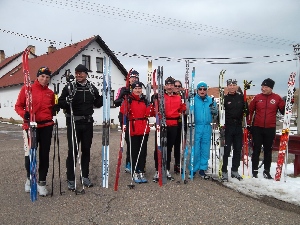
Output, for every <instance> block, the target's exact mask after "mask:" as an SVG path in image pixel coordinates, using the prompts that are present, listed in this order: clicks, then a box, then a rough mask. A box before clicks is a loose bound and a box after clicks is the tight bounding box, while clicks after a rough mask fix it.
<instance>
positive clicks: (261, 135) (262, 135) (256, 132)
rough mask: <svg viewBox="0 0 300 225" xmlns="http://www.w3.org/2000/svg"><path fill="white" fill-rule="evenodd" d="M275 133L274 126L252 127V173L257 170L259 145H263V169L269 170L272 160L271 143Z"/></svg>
mask: <svg viewBox="0 0 300 225" xmlns="http://www.w3.org/2000/svg"><path fill="white" fill-rule="evenodd" d="M275 135H276V128H275V127H274V128H273V127H272V128H263V127H257V126H254V127H253V128H252V138H253V154H252V173H253V172H254V173H257V172H258V164H259V156H260V152H261V146H262V145H263V147H264V169H265V170H267V171H269V172H270V167H271V162H272V145H273V141H274V138H275Z"/></svg>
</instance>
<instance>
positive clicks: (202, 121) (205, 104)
mask: <svg viewBox="0 0 300 225" xmlns="http://www.w3.org/2000/svg"><path fill="white" fill-rule="evenodd" d="M207 88H208V86H207V83H205V82H204V81H200V82H199V83H198V84H197V92H196V95H195V97H194V101H195V102H194V103H195V105H194V123H195V133H194V146H195V151H194V164H193V173H192V171H191V170H192V165H191V164H190V165H189V170H190V174H189V178H191V177H194V176H195V175H196V172H197V171H198V172H199V175H200V177H202V178H203V179H205V180H207V179H209V176H208V175H206V174H205V171H206V170H207V169H208V160H209V151H210V142H211V140H210V138H211V132H212V128H211V123H212V122H213V118H215V117H216V116H217V115H218V108H217V104H216V102H215V101H213V98H212V97H210V96H208V95H207Z"/></svg>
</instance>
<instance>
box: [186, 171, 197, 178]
mask: <svg viewBox="0 0 300 225" xmlns="http://www.w3.org/2000/svg"><path fill="white" fill-rule="evenodd" d="M195 175H196V172H193V177H192V174H191V172H190V173H189V176H188V178H189V179H192V178H194V177H195Z"/></svg>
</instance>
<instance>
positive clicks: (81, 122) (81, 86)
mask: <svg viewBox="0 0 300 225" xmlns="http://www.w3.org/2000/svg"><path fill="white" fill-rule="evenodd" d="M88 71H89V70H88V69H87V68H86V67H85V66H84V65H82V64H79V65H78V66H77V67H76V68H75V82H72V83H71V82H68V84H67V85H66V86H65V87H64V88H63V90H62V93H61V96H60V97H59V99H58V105H59V106H60V108H62V109H64V110H65V116H66V124H67V138H68V148H69V150H68V157H67V160H66V166H67V179H68V189H69V190H75V174H74V161H73V144H74V145H75V140H74V138H72V124H71V112H70V104H71V105H72V109H73V114H74V121H75V130H76V136H77V142H78V145H79V144H80V143H81V153H82V154H81V169H82V182H83V185H84V186H86V187H92V186H93V183H92V182H91V181H90V179H89V163H90V150H91V145H92V139H93V122H94V120H93V113H94V109H93V107H96V108H100V107H101V106H102V105H103V97H102V96H100V95H99V91H98V89H97V88H96V87H95V86H94V85H93V84H92V83H90V82H89V81H88V80H87V76H88ZM69 85H70V88H71V93H69V88H68V86H69ZM75 146H76V145H75ZM77 150H79V149H75V158H76V157H77V154H78V152H77ZM75 161H76V160H75Z"/></svg>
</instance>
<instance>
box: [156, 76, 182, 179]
mask: <svg viewBox="0 0 300 225" xmlns="http://www.w3.org/2000/svg"><path fill="white" fill-rule="evenodd" d="M174 84H175V79H174V78H172V77H168V78H167V79H166V80H165V94H164V98H165V104H164V106H165V109H164V110H165V115H166V123H167V165H166V167H167V179H168V180H174V178H173V177H172V175H171V173H170V163H171V153H172V148H173V145H174V144H175V140H176V136H177V130H178V120H179V118H180V117H181V114H182V113H183V112H184V111H185V110H186V105H185V103H182V101H181V97H180V96H179V95H177V94H176V93H174ZM154 161H155V168H156V172H155V174H154V177H153V181H154V182H157V181H158V177H159V175H158V160H157V148H155V151H154Z"/></svg>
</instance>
